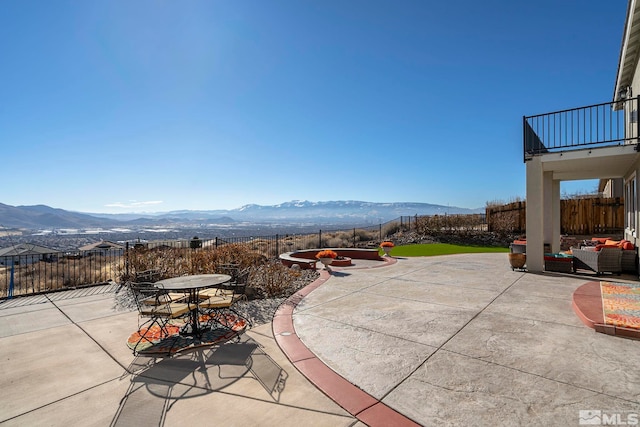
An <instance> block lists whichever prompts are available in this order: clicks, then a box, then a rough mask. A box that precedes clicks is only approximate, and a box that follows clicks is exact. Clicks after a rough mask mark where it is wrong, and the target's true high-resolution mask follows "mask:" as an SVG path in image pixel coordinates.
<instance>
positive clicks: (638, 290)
mask: <svg viewBox="0 0 640 427" xmlns="http://www.w3.org/2000/svg"><path fill="white" fill-rule="evenodd" d="M600 290H601V293H602V312H603V314H604V323H605V325H611V326H616V327H623V328H631V329H638V330H640V285H638V284H635V283H614V282H600Z"/></svg>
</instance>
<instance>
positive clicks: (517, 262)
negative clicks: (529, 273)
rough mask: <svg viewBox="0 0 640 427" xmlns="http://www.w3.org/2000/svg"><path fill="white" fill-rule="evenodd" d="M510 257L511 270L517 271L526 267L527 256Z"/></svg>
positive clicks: (510, 255) (513, 255) (512, 255)
mask: <svg viewBox="0 0 640 427" xmlns="http://www.w3.org/2000/svg"><path fill="white" fill-rule="evenodd" d="M508 255H509V264H511V269H512V270H515V269H516V268H517V269H521V268H523V267H524V265H525V263H526V262H527V254H513V253H510V254H508Z"/></svg>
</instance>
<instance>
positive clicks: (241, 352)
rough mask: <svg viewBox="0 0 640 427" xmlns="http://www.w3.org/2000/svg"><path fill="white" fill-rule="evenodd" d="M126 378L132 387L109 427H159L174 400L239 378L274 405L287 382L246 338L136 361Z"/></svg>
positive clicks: (274, 363) (270, 361) (222, 387)
mask: <svg viewBox="0 0 640 427" xmlns="http://www.w3.org/2000/svg"><path fill="white" fill-rule="evenodd" d="M129 375H130V376H131V384H130V386H129V388H128V390H127V392H126V393H125V395H124V397H123V398H122V400H121V401H120V406H119V408H118V410H117V412H116V414H115V416H114V418H113V420H112V421H111V424H110V425H111V426H112V427H114V426H131V425H135V426H162V425H164V420H165V417H166V413H167V411H169V410H170V409H171V407H172V406H173V405H174V404H175V403H176V402H177V401H179V400H181V399H189V398H193V397H198V396H202V395H205V394H209V393H213V392H216V391H220V390H222V389H224V388H226V387H228V386H230V385H231V384H233V383H234V382H236V381H238V380H240V379H241V378H244V377H247V378H254V379H256V380H257V381H258V382H259V383H260V385H261V386H262V387H263V388H264V389H265V391H266V392H267V393H268V394H269V396H270V398H271V399H273V400H274V401H275V402H279V400H280V394H281V393H282V391H283V390H284V387H285V383H286V380H287V378H288V374H287V372H286V371H284V369H282V368H281V367H280V366H279V365H278V364H277V363H276V362H275V361H274V360H273V359H272V358H271V357H269V355H267V354H266V353H265V352H264V350H262V348H261V347H260V345H259V344H258V343H257V342H256V341H254V340H253V339H251V338H247V337H243V339H242V341H240V342H237V343H226V344H223V345H220V346H217V347H213V348H206V349H196V350H193V351H191V352H189V353H183V354H179V355H176V356H174V357H170V358H151V357H140V356H138V357H136V358H135V359H134V361H133V362H132V363H131V365H130V366H129V368H128V369H127V372H126V373H125V374H124V375H123V377H124V376H129Z"/></svg>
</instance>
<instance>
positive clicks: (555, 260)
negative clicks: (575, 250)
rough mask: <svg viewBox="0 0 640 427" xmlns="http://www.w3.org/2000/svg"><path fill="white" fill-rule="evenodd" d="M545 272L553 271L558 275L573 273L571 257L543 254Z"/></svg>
mask: <svg viewBox="0 0 640 427" xmlns="http://www.w3.org/2000/svg"><path fill="white" fill-rule="evenodd" d="M544 269H545V271H555V272H558V273H573V272H575V269H574V266H573V257H572V256H571V255H563V254H545V256H544Z"/></svg>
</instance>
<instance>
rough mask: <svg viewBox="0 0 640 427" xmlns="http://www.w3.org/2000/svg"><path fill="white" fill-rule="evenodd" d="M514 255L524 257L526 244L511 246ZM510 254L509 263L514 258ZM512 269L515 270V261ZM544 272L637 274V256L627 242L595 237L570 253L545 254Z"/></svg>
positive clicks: (573, 248) (523, 242)
mask: <svg viewBox="0 0 640 427" xmlns="http://www.w3.org/2000/svg"><path fill="white" fill-rule="evenodd" d="M510 249H511V254H525V256H526V241H524V240H516V241H514V242H513V243H512V244H511V245H510ZM511 254H510V261H511V258H512V255H511ZM511 263H512V268H514V266H513V261H511ZM544 266H545V267H544V268H545V271H553V272H560V273H575V272H576V270H579V269H582V270H590V271H593V272H595V273H596V275H600V274H603V273H612V274H618V275H619V274H622V273H629V274H638V252H637V248H636V247H635V246H634V245H633V243H631V242H629V241H626V240H619V241H614V240H611V239H609V238H599V237H594V238H592V239H591V240H584V241H582V242H581V243H579V244H577V245H576V246H572V247H571V248H570V249H569V250H568V251H566V252H561V253H549V252H546V253H545V254H544Z"/></svg>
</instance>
